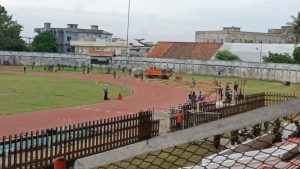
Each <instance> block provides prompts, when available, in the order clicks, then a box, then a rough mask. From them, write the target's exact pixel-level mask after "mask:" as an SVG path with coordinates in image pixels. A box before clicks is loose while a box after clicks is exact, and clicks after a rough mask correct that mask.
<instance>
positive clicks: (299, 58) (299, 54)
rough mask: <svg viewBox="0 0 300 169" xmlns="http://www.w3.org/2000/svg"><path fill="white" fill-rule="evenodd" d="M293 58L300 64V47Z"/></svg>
mask: <svg viewBox="0 0 300 169" xmlns="http://www.w3.org/2000/svg"><path fill="white" fill-rule="evenodd" d="M293 56H294V61H295V63H298V64H300V47H297V48H295V49H294V52H293Z"/></svg>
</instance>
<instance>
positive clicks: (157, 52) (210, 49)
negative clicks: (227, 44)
mask: <svg viewBox="0 0 300 169" xmlns="http://www.w3.org/2000/svg"><path fill="white" fill-rule="evenodd" d="M221 46H222V43H201V42H158V43H157V44H156V46H154V47H153V48H152V49H151V50H150V51H149V53H148V55H147V57H155V58H176V59H200V60H209V59H211V58H212V57H213V55H214V54H215V53H216V52H217V51H218V50H219V49H220V48H221Z"/></svg>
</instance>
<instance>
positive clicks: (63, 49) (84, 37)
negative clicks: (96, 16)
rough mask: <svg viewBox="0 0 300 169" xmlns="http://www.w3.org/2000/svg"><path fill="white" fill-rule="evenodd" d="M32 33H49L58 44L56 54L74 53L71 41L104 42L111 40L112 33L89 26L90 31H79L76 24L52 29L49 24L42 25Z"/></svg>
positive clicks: (95, 26)
mask: <svg viewBox="0 0 300 169" xmlns="http://www.w3.org/2000/svg"><path fill="white" fill-rule="evenodd" d="M34 32H36V33H40V32H50V33H52V34H53V35H54V36H55V37H56V39H57V43H58V52H60V53H74V52H75V47H72V46H71V44H70V42H71V41H106V40H108V39H111V38H112V35H113V34H112V33H110V32H107V31H104V30H99V29H98V26H97V25H91V28H90V29H79V28H78V25H77V24H67V28H52V27H51V23H44V27H43V28H35V29H34Z"/></svg>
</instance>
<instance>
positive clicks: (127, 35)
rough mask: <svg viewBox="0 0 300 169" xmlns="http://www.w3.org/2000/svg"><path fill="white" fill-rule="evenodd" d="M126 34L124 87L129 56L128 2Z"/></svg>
mask: <svg viewBox="0 0 300 169" xmlns="http://www.w3.org/2000/svg"><path fill="white" fill-rule="evenodd" d="M127 12H128V13H127V32H126V47H127V52H126V61H125V64H126V67H125V71H124V73H125V78H124V87H125V86H126V78H127V77H126V69H127V64H128V55H129V43H128V40H129V24H130V0H128V11H127Z"/></svg>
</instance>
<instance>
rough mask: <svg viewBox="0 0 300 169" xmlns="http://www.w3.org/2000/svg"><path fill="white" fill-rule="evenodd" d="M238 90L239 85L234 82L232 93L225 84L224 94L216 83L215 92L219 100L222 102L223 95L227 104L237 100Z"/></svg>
mask: <svg viewBox="0 0 300 169" xmlns="http://www.w3.org/2000/svg"><path fill="white" fill-rule="evenodd" d="M238 89H239V85H238V84H237V83H236V82H234V85H233V91H232V90H231V89H230V86H229V83H227V84H226V86H225V93H224V91H223V88H222V86H221V84H218V83H217V91H218V95H219V96H220V100H223V96H224V95H225V101H226V102H229V103H230V102H231V101H232V100H236V99H238V95H239V92H238Z"/></svg>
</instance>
